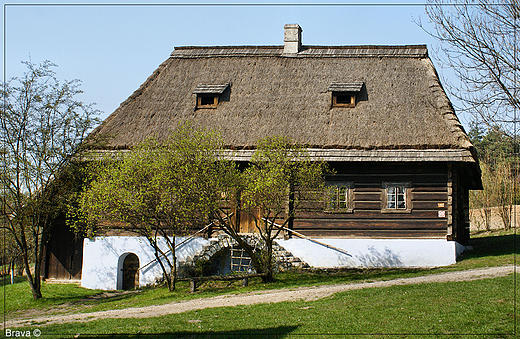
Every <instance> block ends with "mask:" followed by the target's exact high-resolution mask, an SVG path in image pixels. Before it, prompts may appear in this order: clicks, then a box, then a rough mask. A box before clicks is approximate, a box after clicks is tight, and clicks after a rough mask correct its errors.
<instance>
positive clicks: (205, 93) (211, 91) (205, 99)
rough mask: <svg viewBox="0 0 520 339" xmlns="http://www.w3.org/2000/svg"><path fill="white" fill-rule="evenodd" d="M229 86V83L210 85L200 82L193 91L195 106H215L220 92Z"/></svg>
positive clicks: (218, 100)
mask: <svg viewBox="0 0 520 339" xmlns="http://www.w3.org/2000/svg"><path fill="white" fill-rule="evenodd" d="M228 87H229V84H224V85H210V84H201V85H198V86H197V88H195V90H194V91H193V94H196V95H197V103H196V108H197V109H199V108H217V106H218V103H219V102H220V97H221V95H222V93H224V91H225V90H226V89H227V88H228Z"/></svg>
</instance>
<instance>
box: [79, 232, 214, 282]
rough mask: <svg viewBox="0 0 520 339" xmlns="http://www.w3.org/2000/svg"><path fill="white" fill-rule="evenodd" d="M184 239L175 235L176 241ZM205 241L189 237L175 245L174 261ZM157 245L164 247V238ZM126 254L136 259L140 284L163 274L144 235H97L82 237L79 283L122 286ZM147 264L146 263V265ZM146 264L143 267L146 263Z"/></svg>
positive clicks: (201, 245) (198, 247) (200, 247)
mask: <svg viewBox="0 0 520 339" xmlns="http://www.w3.org/2000/svg"><path fill="white" fill-rule="evenodd" d="M184 239H186V238H176V243H177V244H179V243H180V242H181V241H183V240H184ZM207 243H208V240H205V239H203V238H192V239H191V240H189V241H187V242H186V243H185V244H183V245H182V246H181V247H179V248H177V260H178V261H183V260H185V259H186V258H187V257H188V256H193V254H195V253H197V252H198V251H200V250H201V249H202V247H203V246H204V245H205V244H207ZM159 244H160V245H159V246H160V248H161V249H164V250H166V249H167V246H166V243H165V242H164V241H162V242H160V243H159ZM129 253H134V254H135V255H137V257H138V258H139V267H140V268H141V269H140V271H139V286H146V285H149V284H153V283H155V282H156V279H158V278H160V277H162V270H161V267H160V265H159V264H158V263H157V261H156V260H155V256H154V251H153V248H152V247H151V246H150V244H149V243H148V240H146V238H144V237H96V238H94V239H85V240H84V243H83V268H82V272H81V286H82V287H85V288H91V289H100V290H116V289H121V282H122V271H121V267H122V263H123V261H124V258H125V257H126V255H128V254H129ZM148 263H150V264H149V265H146V264H148ZM145 265H146V266H145Z"/></svg>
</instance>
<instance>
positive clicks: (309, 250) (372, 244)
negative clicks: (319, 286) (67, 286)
mask: <svg viewBox="0 0 520 339" xmlns="http://www.w3.org/2000/svg"><path fill="white" fill-rule="evenodd" d="M184 239H185V238H177V239H176V243H177V244H179V243H180V242H181V241H182V240H184ZM319 241H320V242H323V243H325V244H328V245H331V246H334V247H338V248H340V249H343V250H346V251H347V252H348V253H350V255H351V256H348V255H345V254H343V253H341V252H338V251H335V250H333V249H330V248H327V247H326V246H323V245H319V244H316V243H314V242H311V241H310V240H306V239H289V240H277V243H278V244H279V245H280V246H282V247H284V248H285V249H286V250H288V251H289V252H291V253H292V254H293V255H294V256H295V257H298V258H300V259H301V260H303V261H305V262H306V263H308V264H309V265H310V266H312V267H320V268H334V267H436V266H447V265H452V264H454V263H455V261H456V258H457V256H458V255H459V254H460V253H462V251H463V250H464V246H462V245H460V244H458V243H457V242H454V241H446V240H443V239H319ZM208 243H209V241H208V240H205V239H203V238H193V239H191V240H190V241H188V242H187V243H186V244H184V245H182V246H181V247H180V248H178V249H177V258H178V262H179V261H184V260H186V258H187V257H193V255H194V254H196V253H197V252H199V251H201V250H202V248H203V246H204V245H206V244H208ZM161 248H164V249H166V245H165V244H164V243H162V245H161ZM129 253H134V254H136V255H137V256H138V257H139V267H141V270H140V272H139V286H146V285H148V284H153V283H155V282H156V279H157V278H160V277H162V270H161V267H160V265H159V264H158V263H157V262H156V261H155V257H154V254H153V248H152V247H151V246H150V245H149V244H148V241H147V240H146V238H142V237H96V238H94V239H92V240H90V239H85V242H84V246H83V270H82V275H81V276H82V279H81V286H83V287H86V288H91V289H101V290H116V289H121V282H122V271H121V267H122V263H123V261H124V257H125V256H126V255H128V254H129ZM150 262H151V264H149V265H146V264H148V263H150ZM145 265H146V266H145Z"/></svg>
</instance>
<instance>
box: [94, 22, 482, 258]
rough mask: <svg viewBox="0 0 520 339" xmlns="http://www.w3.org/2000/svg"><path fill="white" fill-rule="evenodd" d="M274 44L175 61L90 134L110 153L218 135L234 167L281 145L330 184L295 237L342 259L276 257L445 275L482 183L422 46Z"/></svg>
mask: <svg viewBox="0 0 520 339" xmlns="http://www.w3.org/2000/svg"><path fill="white" fill-rule="evenodd" d="M284 33H285V34H284V45H283V46H215V47H177V48H175V49H174V51H173V52H172V53H171V55H170V57H169V58H168V59H167V60H166V61H164V62H163V63H162V64H161V65H160V66H159V67H158V68H157V69H156V70H155V72H154V73H153V74H152V75H151V76H150V77H149V78H148V79H147V80H146V81H145V82H144V83H143V84H142V85H141V87H140V88H139V89H137V90H136V91H135V92H134V93H133V94H132V95H131V96H130V97H129V98H128V99H127V100H126V101H124V102H123V103H122V104H121V105H120V107H119V108H118V109H116V111H115V112H114V113H112V114H111V115H110V116H109V117H108V118H107V119H106V120H105V121H104V122H103V123H102V125H101V126H99V128H97V129H96V130H95V131H94V132H93V134H94V135H109V136H111V137H112V138H111V139H110V142H109V144H108V147H107V149H117V150H121V149H128V148H130V147H132V146H133V145H135V144H137V143H139V142H140V141H142V140H144V139H145V138H146V137H148V136H150V135H152V134H153V135H155V136H157V137H158V138H165V137H167V136H168V134H169V132H170V130H171V129H172V128H173V127H174V126H176V125H177V124H179V123H181V122H184V121H191V122H192V123H193V124H194V125H195V126H200V127H207V128H210V129H216V130H218V131H220V132H221V134H222V136H223V138H224V140H225V143H226V146H227V148H229V149H230V150H232V151H233V152H230V156H231V157H232V158H233V159H234V160H236V161H247V160H248V158H249V157H250V156H251V154H252V149H254V147H255V145H256V142H257V140H259V139H262V138H265V137H267V136H273V135H284V136H287V137H290V138H292V139H293V140H295V141H297V142H299V143H302V144H304V145H307V147H308V148H309V150H310V152H311V153H312V155H313V156H314V157H316V158H319V159H323V160H326V161H328V162H329V163H330V165H331V166H332V167H333V168H335V169H336V172H337V174H336V175H335V176H334V177H330V178H327V185H329V186H332V187H333V190H332V191H333V192H334V191H335V192H336V194H337V198H336V199H335V200H334V201H336V203H334V204H333V205H331V206H327V207H326V208H325V209H321V210H316V209H315V210H312V209H308V210H306V211H305V212H301V213H300V214H298V215H297V216H296V218H295V220H294V222H293V225H292V227H293V229H294V230H296V231H298V232H300V233H302V234H304V235H306V236H309V237H314V238H321V240H320V241H322V242H327V243H330V244H332V245H334V246H337V247H341V248H344V249H346V250H348V251H349V252H351V253H353V257H350V258H347V257H341V256H340V255H339V254H338V253H334V252H333V251H331V250H330V249H327V248H320V247H319V245H316V244H312V243H309V242H307V241H306V240H304V239H296V238H293V239H289V240H280V241H279V244H280V245H282V246H283V247H284V248H286V249H287V250H289V251H291V252H292V253H293V254H294V255H296V256H298V257H300V258H301V259H302V260H304V261H306V262H307V263H309V264H310V265H311V266H328V267H331V266H340V265H347V266H348V265H350V266H374V265H375V266H382V265H384V266H438V265H444V264H449V263H452V262H454V261H455V258H456V255H457V253H459V252H460V251H461V249H463V246H464V245H465V244H467V241H468V239H469V218H468V191H469V190H470V189H480V188H481V179H480V171H479V166H478V161H477V158H476V154H475V150H474V147H473V146H472V144H471V143H470V141H469V139H468V136H467V135H466V133H465V131H464V128H463V127H462V125H461V124H460V122H459V120H458V118H457V116H456V114H455V112H454V109H453V107H452V105H451V103H450V101H449V99H448V97H447V96H446V93H445V92H444V90H443V88H442V85H441V83H440V81H439V77H438V75H437V72H436V70H435V68H434V66H433V64H432V61H431V60H430V59H429V57H428V50H427V48H426V46H425V45H413V46H306V45H302V41H301V36H302V30H301V28H300V27H299V26H298V25H286V26H285V32H284ZM243 231H245V232H248V231H250V230H249V229H247V226H244V229H243ZM85 255H87V254H85Z"/></svg>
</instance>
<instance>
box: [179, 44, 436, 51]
mask: <svg viewBox="0 0 520 339" xmlns="http://www.w3.org/2000/svg"><path fill="white" fill-rule="evenodd" d="M283 48H284V46H283V45H225V46H217V45H215V46H177V47H174V51H185V50H192V49H195V50H204V49H283ZM306 49H427V45H426V44H418V45H302V51H304V50H306Z"/></svg>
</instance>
